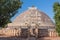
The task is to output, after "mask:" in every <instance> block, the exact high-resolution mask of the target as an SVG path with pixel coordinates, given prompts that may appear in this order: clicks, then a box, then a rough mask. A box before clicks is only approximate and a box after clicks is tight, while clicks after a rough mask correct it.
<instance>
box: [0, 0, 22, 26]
mask: <svg viewBox="0 0 60 40" xmlns="http://www.w3.org/2000/svg"><path fill="white" fill-rule="evenodd" d="M21 5H22V2H21V1H20V0H0V27H4V26H5V25H6V24H7V23H9V22H11V20H10V19H11V18H12V17H13V16H14V15H15V14H16V12H17V10H18V9H19V8H21Z"/></svg>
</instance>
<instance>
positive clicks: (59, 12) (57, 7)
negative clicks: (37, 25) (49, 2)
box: [53, 2, 60, 36]
mask: <svg viewBox="0 0 60 40" xmlns="http://www.w3.org/2000/svg"><path fill="white" fill-rule="evenodd" d="M53 9H54V12H55V16H54V19H55V23H56V31H57V32H58V34H59V36H60V3H58V2H56V3H54V6H53Z"/></svg>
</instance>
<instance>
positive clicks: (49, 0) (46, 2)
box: [11, 0, 60, 21]
mask: <svg viewBox="0 0 60 40" xmlns="http://www.w3.org/2000/svg"><path fill="white" fill-rule="evenodd" d="M21 1H22V2H23V4H22V7H21V8H19V9H18V13H16V15H15V16H14V17H12V18H11V20H12V21H13V20H14V19H15V18H16V17H17V16H18V15H20V14H21V13H22V12H24V11H25V10H27V9H28V7H31V6H32V5H34V6H35V7H37V8H38V9H39V10H41V11H42V12H44V13H46V14H47V15H48V16H49V17H50V18H51V20H53V21H54V19H53V17H54V12H53V4H54V3H55V2H60V0H21Z"/></svg>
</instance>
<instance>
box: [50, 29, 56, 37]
mask: <svg viewBox="0 0 60 40" xmlns="http://www.w3.org/2000/svg"><path fill="white" fill-rule="evenodd" d="M49 36H50V37H56V36H57V34H56V31H55V29H49Z"/></svg>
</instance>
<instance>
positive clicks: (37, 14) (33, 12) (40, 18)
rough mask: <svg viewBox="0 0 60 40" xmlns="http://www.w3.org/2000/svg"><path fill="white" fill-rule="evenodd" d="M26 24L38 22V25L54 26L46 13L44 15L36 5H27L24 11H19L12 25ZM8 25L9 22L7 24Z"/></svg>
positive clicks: (32, 24)
mask: <svg viewBox="0 0 60 40" xmlns="http://www.w3.org/2000/svg"><path fill="white" fill-rule="evenodd" d="M26 24H29V25H31V26H34V25H35V24H38V25H39V26H44V27H45V26H50V27H54V26H55V25H54V23H53V22H52V20H51V19H50V17H49V16H48V15H46V14H45V13H44V12H42V11H39V10H38V9H37V8H36V7H34V6H33V7H29V8H28V9H27V10H26V11H24V12H23V13H21V14H20V15H19V16H17V17H16V19H15V20H14V21H13V24H11V25H14V26H25V25H26ZM9 26H10V24H9Z"/></svg>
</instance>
